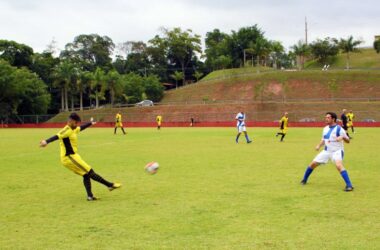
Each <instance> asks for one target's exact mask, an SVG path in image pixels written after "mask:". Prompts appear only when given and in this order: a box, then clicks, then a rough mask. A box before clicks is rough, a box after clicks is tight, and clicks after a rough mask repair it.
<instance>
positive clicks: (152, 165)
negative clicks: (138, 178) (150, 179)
mask: <svg viewBox="0 0 380 250" xmlns="http://www.w3.org/2000/svg"><path fill="white" fill-rule="evenodd" d="M159 166H160V165H159V164H158V162H154V161H152V162H149V163H148V164H146V165H145V171H146V172H148V173H149V174H155V173H157V171H158V167H159Z"/></svg>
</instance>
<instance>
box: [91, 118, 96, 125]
mask: <svg viewBox="0 0 380 250" xmlns="http://www.w3.org/2000/svg"><path fill="white" fill-rule="evenodd" d="M90 122H91V124H92V125H95V124H96V122H95V121H94V118H93V117H91V118H90Z"/></svg>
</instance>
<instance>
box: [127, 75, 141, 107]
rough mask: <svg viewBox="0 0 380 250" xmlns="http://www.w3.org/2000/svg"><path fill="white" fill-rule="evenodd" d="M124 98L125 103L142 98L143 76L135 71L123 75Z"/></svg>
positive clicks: (134, 101)
mask: <svg viewBox="0 0 380 250" xmlns="http://www.w3.org/2000/svg"><path fill="white" fill-rule="evenodd" d="M122 78H123V85H124V91H123V93H124V98H125V100H126V101H127V103H136V102H139V101H141V100H142V97H143V94H144V84H143V78H142V77H141V76H140V75H138V74H136V73H129V74H127V75H123V76H122Z"/></svg>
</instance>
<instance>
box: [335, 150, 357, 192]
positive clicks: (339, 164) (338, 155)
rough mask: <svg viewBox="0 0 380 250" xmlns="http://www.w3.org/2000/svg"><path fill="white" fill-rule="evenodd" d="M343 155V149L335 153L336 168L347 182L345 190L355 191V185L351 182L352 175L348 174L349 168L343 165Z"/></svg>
mask: <svg viewBox="0 0 380 250" xmlns="http://www.w3.org/2000/svg"><path fill="white" fill-rule="evenodd" d="M343 156H344V153H343V151H342V150H339V151H337V152H335V153H334V155H333V160H334V161H335V166H336V169H337V170H338V171H339V173H340V175H341V176H342V178H343V180H344V182H345V183H346V188H345V189H344V191H346V192H349V191H353V190H354V187H353V186H352V183H351V180H350V177H349V176H348V172H347V170H346V169H345V168H344V166H343Z"/></svg>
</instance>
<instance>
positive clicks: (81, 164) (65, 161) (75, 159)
mask: <svg viewBox="0 0 380 250" xmlns="http://www.w3.org/2000/svg"><path fill="white" fill-rule="evenodd" d="M61 162H62V165H63V166H65V167H66V168H68V169H70V170H71V171H73V172H74V173H76V174H78V175H81V176H83V175H85V174H87V173H88V172H89V171H90V170H91V167H90V165H88V164H87V163H86V162H85V161H84V160H82V158H81V157H80V155H78V154H73V155H68V156H64V157H62V158H61Z"/></svg>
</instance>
